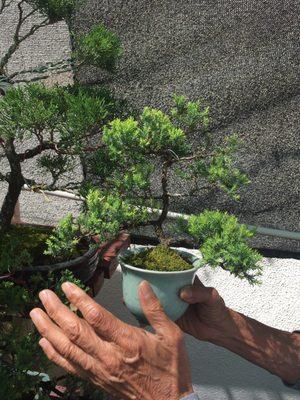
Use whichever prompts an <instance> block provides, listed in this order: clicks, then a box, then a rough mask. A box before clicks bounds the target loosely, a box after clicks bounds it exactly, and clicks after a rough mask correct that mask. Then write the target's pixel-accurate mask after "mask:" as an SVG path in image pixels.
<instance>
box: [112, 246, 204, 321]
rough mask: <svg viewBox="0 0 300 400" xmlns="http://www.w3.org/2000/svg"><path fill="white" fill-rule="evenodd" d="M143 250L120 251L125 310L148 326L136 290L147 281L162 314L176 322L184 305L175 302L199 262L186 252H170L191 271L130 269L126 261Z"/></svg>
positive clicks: (135, 247) (190, 280)
mask: <svg viewBox="0 0 300 400" xmlns="http://www.w3.org/2000/svg"><path fill="white" fill-rule="evenodd" d="M147 248H148V247H147V246H134V247H132V248H131V249H129V250H125V251H122V252H121V253H120V255H119V262H120V265H121V267H122V271H123V298H124V302H125V304H126V306H127V308H128V309H129V310H130V311H131V313H132V314H133V315H134V316H135V317H136V318H137V319H138V320H139V321H140V322H141V323H144V324H145V323H146V324H147V323H148V322H147V320H146V318H145V316H144V313H143V311H142V309H141V306H140V302H139V297H138V287H139V285H140V283H141V282H142V281H144V280H145V281H148V282H149V283H150V285H151V287H152V289H153V291H154V293H155V294H156V296H157V297H158V299H159V300H160V302H161V304H162V306H163V308H164V311H165V313H166V314H167V315H168V317H169V318H170V319H172V320H173V321H176V320H177V319H178V318H180V317H181V316H182V315H183V314H184V312H185V311H186V309H187V307H188V304H187V303H185V302H184V301H182V300H181V299H180V298H179V292H180V289H182V287H183V286H186V285H190V284H192V282H193V280H194V277H195V273H196V271H197V270H198V268H199V267H200V266H201V265H202V261H201V260H200V259H199V258H198V257H196V256H194V255H193V254H191V253H188V252H187V251H182V250H178V249H176V248H174V250H176V251H177V252H178V253H179V254H180V255H181V257H182V258H184V259H185V261H187V262H188V263H189V264H191V269H188V270H186V271H174V272H173V271H172V272H162V271H149V270H144V269H140V268H136V267H133V266H132V265H130V264H128V262H127V259H128V258H129V257H130V256H131V255H132V254H133V253H138V252H141V251H144V250H145V249H147Z"/></svg>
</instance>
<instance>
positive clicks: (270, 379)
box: [96, 272, 299, 400]
mask: <svg viewBox="0 0 300 400" xmlns="http://www.w3.org/2000/svg"><path fill="white" fill-rule="evenodd" d="M96 300H97V301H98V302H99V303H100V304H101V305H102V306H104V307H106V308H107V309H109V310H110V311H111V312H112V313H113V314H114V315H116V316H117V317H118V318H120V319H122V320H123V321H125V322H128V323H130V324H133V325H137V323H136V321H135V319H134V318H133V317H132V316H131V315H130V313H129V312H128V310H127V309H126V307H125V306H124V305H123V303H122V274H121V273H120V272H116V273H115V275H114V277H113V278H112V279H111V280H110V281H106V282H105V285H104V288H103V289H102V290H101V292H100V293H99V295H98V297H97V298H96ZM186 344H187V348H188V352H189V356H190V361H191V365H192V377H193V385H194V388H195V390H196V391H197V392H198V393H199V395H200V396H201V397H200V398H201V400H211V399H215V400H297V399H299V395H298V393H297V392H296V391H293V390H290V389H288V388H286V387H285V386H284V385H283V384H282V383H281V381H280V379H278V378H277V377H275V376H272V375H271V374H269V373H268V372H266V371H264V370H263V369H261V368H258V367H256V366H254V365H253V364H251V363H249V362H247V361H245V360H243V359H242V358H240V357H238V356H237V355H235V354H233V353H230V352H228V351H227V350H224V349H222V348H218V347H217V346H214V345H211V344H209V343H205V342H199V341H197V340H195V339H194V338H192V337H191V336H186Z"/></svg>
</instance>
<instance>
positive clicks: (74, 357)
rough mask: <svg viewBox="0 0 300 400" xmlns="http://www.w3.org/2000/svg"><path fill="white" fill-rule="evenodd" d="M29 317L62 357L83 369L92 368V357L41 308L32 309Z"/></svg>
mask: <svg viewBox="0 0 300 400" xmlns="http://www.w3.org/2000/svg"><path fill="white" fill-rule="evenodd" d="M30 317H31V319H32V321H33V323H34V325H35V326H36V328H37V330H38V331H39V333H40V334H41V336H43V337H44V338H46V339H47V340H48V341H49V342H50V343H51V344H52V346H53V347H54V348H55V350H56V351H57V352H58V353H59V354H60V355H61V356H62V357H64V358H65V359H67V360H68V361H70V362H72V363H75V364H76V365H77V366H79V367H80V368H82V369H83V370H86V371H88V370H91V369H92V366H93V365H94V359H93V358H92V357H91V356H90V355H89V354H87V353H85V352H84V351H83V350H81V349H80V348H79V347H78V346H76V345H75V344H74V343H72V342H71V341H70V339H69V338H68V337H67V336H66V335H65V334H64V332H63V331H62V330H61V329H60V328H59V327H58V326H57V325H55V324H54V322H52V321H51V319H50V318H49V317H48V315H47V314H46V313H45V312H44V311H43V310H41V309H39V308H35V309H33V310H32V311H31V312H30Z"/></svg>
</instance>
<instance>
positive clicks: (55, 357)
mask: <svg viewBox="0 0 300 400" xmlns="http://www.w3.org/2000/svg"><path fill="white" fill-rule="evenodd" d="M39 345H40V346H41V348H42V349H43V352H44V353H45V354H46V356H47V358H48V359H49V360H50V361H52V362H54V363H55V364H56V365H58V366H59V367H61V368H63V369H64V370H65V371H67V372H69V373H70V374H73V375H76V376H79V377H80V378H82V379H86V378H87V376H86V374H85V372H84V371H83V370H82V369H81V368H80V367H78V366H77V365H76V364H74V363H72V362H71V361H68V360H66V359H65V358H64V357H62V356H61V355H60V354H59V353H58V352H57V351H56V350H55V348H54V347H53V346H52V344H51V343H50V342H49V341H48V340H47V339H45V338H42V339H41V340H40V341H39Z"/></svg>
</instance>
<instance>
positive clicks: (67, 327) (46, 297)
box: [39, 290, 106, 357]
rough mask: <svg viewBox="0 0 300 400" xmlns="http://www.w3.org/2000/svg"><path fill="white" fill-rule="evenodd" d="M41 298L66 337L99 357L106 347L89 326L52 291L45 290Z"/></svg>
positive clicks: (48, 312) (50, 315) (40, 295)
mask: <svg viewBox="0 0 300 400" xmlns="http://www.w3.org/2000/svg"><path fill="white" fill-rule="evenodd" d="M39 297H40V299H41V301H42V303H43V305H44V307H45V309H46V311H47V314H48V315H49V317H50V318H51V319H53V321H55V322H56V323H57V325H58V326H59V327H60V328H61V329H62V331H63V332H64V333H65V335H66V336H67V337H68V338H69V339H70V340H71V341H72V342H73V343H75V344H77V346H79V347H80V348H81V349H82V350H84V351H85V352H87V353H88V354H90V355H92V356H96V357H98V356H99V354H101V353H102V352H103V347H104V346H105V345H106V344H105V343H104V342H103V341H102V340H101V339H100V338H99V337H98V336H97V335H96V333H95V331H94V330H93V329H92V328H91V327H90V326H89V325H88V323H87V322H86V321H85V320H84V319H82V318H79V317H78V316H77V315H76V314H74V313H73V312H72V311H71V310H70V309H69V308H68V307H67V306H65V305H64V304H63V303H62V302H61V300H60V299H59V298H58V297H57V296H56V294H55V293H53V292H52V291H51V290H43V291H42V292H40V294H39Z"/></svg>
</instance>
